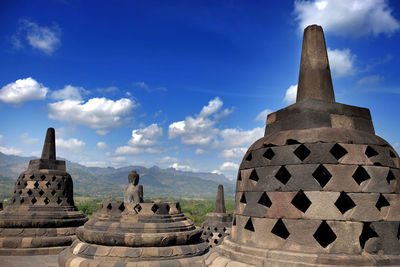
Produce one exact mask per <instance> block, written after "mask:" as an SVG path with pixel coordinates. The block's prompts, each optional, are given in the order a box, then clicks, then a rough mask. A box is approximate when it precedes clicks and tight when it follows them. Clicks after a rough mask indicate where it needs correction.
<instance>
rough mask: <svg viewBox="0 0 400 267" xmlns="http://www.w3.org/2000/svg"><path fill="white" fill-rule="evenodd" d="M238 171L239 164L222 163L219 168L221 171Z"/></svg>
mask: <svg viewBox="0 0 400 267" xmlns="http://www.w3.org/2000/svg"><path fill="white" fill-rule="evenodd" d="M238 169H239V164H237V163H234V162H230V161H227V162H224V163H222V165H221V167H220V170H221V171H237V170H238Z"/></svg>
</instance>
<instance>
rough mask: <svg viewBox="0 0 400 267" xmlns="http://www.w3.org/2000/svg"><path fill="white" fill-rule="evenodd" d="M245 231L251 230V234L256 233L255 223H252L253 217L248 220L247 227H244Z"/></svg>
mask: <svg viewBox="0 0 400 267" xmlns="http://www.w3.org/2000/svg"><path fill="white" fill-rule="evenodd" d="M244 229H246V230H249V231H251V232H254V231H255V230H254V226H253V222H252V221H251V217H250V218H249V219H248V221H247V223H246V225H245V226H244Z"/></svg>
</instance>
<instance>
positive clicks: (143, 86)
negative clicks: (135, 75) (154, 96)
mask: <svg viewBox="0 0 400 267" xmlns="http://www.w3.org/2000/svg"><path fill="white" fill-rule="evenodd" d="M133 86H135V87H136V88H140V89H143V90H145V91H146V92H148V93H151V92H154V91H167V88H165V87H156V88H150V86H149V85H148V84H147V83H145V82H135V83H134V84H133Z"/></svg>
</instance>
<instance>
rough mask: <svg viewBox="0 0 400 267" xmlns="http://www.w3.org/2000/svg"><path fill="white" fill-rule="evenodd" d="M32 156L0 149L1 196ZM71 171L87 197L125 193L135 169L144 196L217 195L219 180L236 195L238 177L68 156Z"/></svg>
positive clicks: (80, 193) (8, 193)
mask: <svg viewBox="0 0 400 267" xmlns="http://www.w3.org/2000/svg"><path fill="white" fill-rule="evenodd" d="M31 159H33V158H30V157H20V156H15V155H6V154H3V153H1V152H0V200H2V199H6V198H10V197H11V196H12V191H13V187H14V184H15V181H16V179H17V178H18V176H19V174H20V173H21V172H23V171H24V170H26V169H27V167H28V163H29V160H31ZM66 165H67V172H68V173H69V174H70V175H71V176H72V179H73V182H74V195H75V196H85V197H112V198H115V197H122V196H123V193H122V191H123V188H124V187H126V186H127V184H128V174H129V172H130V171H131V170H133V169H135V170H136V171H137V172H138V173H139V175H140V182H139V183H140V184H142V185H143V188H144V190H143V191H144V196H145V197H146V196H149V197H159V198H165V197H174V198H185V197H187V198H215V197H216V192H217V187H218V184H223V185H224V191H225V195H226V197H233V196H234V192H235V184H234V181H231V180H229V179H227V178H226V177H225V176H224V175H223V174H215V173H208V172H184V171H179V170H176V169H174V168H167V169H161V168H159V167H157V166H153V167H151V168H146V167H143V166H126V167H121V168H113V167H106V168H101V167H86V166H83V165H81V164H78V163H74V162H71V161H68V160H66Z"/></svg>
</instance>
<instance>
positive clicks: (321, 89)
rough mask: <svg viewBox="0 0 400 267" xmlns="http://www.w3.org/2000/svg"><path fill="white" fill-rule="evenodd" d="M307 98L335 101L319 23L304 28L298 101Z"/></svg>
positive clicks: (322, 32)
mask: <svg viewBox="0 0 400 267" xmlns="http://www.w3.org/2000/svg"><path fill="white" fill-rule="evenodd" d="M307 98H313V99H320V100H324V101H328V102H335V95H334V92H333V85H332V78H331V71H330V68H329V61H328V54H327V51H326V45H325V38H324V31H323V30H322V27H321V26H319V25H310V26H308V27H307V28H305V29H304V35H303V47H302V51H301V61H300V73H299V82H298V88H297V99H296V102H300V101H302V100H304V99H307Z"/></svg>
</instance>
